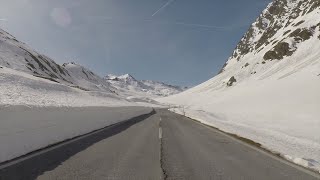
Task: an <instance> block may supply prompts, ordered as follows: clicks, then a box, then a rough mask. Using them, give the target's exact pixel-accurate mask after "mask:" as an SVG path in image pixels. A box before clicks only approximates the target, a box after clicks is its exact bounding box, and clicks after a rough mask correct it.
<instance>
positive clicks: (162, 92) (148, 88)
mask: <svg viewBox="0 0 320 180" xmlns="http://www.w3.org/2000/svg"><path fill="white" fill-rule="evenodd" d="M105 79H106V81H107V82H109V83H110V84H111V85H112V86H113V87H115V88H116V89H118V91H120V92H123V93H125V94H128V95H129V96H130V95H131V96H134V95H142V96H146V97H150V98H154V97H159V96H169V95H173V94H177V93H180V92H182V91H184V90H185V89H186V88H182V87H178V86H172V85H168V84H165V83H162V82H156V81H150V80H141V81H140V80H136V79H135V78H134V77H133V76H131V75H130V74H125V75H121V76H115V75H107V76H106V77H105Z"/></svg>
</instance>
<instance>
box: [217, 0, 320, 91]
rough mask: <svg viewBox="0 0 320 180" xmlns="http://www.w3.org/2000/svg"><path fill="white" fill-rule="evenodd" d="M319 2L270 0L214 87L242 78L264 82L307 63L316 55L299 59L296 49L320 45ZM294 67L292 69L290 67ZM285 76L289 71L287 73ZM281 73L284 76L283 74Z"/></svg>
mask: <svg viewBox="0 0 320 180" xmlns="http://www.w3.org/2000/svg"><path fill="white" fill-rule="evenodd" d="M319 6H320V1H319V0H274V1H273V2H272V3H270V4H269V5H268V7H267V8H266V9H265V10H264V11H263V12H262V14H261V15H260V16H259V17H258V18H257V19H256V21H255V22H254V23H253V24H252V25H251V26H250V28H249V30H248V32H247V33H246V34H245V35H244V36H243V38H242V39H241V41H240V42H239V44H238V45H237V46H236V49H235V50H234V52H233V53H232V56H231V57H230V58H229V59H228V61H227V62H226V64H225V65H224V67H223V69H222V70H221V71H220V75H219V77H220V78H219V80H222V81H221V82H219V83H218V82H217V84H216V87H225V86H232V85H234V84H236V83H239V82H241V81H243V80H246V79H265V78H267V77H270V76H273V75H275V74H278V73H281V72H284V71H285V70H286V69H288V68H291V69H292V70H291V72H292V73H293V72H294V71H296V70H297V68H298V67H297V66H298V65H299V69H301V68H303V67H305V66H307V65H308V64H311V63H312V62H313V61H315V60H313V61H310V60H306V59H307V58H306V56H307V57H311V56H313V55H314V54H317V52H314V53H313V52H312V53H311V54H310V53H309V54H306V55H303V58H300V56H299V52H297V51H299V49H303V48H307V49H310V48H312V47H313V46H314V45H315V44H319V43H320V35H319V34H320V20H319V19H320V14H319V13H320V12H319ZM293 65H294V66H296V68H294V67H292V66H293ZM287 73H289V72H287ZM284 74H285V73H284Z"/></svg>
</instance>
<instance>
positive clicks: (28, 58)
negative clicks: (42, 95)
mask: <svg viewBox="0 0 320 180" xmlns="http://www.w3.org/2000/svg"><path fill="white" fill-rule="evenodd" d="M0 66H3V67H7V68H11V69H15V70H18V71H23V72H26V73H28V74H32V75H34V76H37V77H41V78H45V79H49V80H51V81H54V82H63V83H65V84H73V82H72V80H73V79H72V77H71V76H70V74H69V73H68V71H67V70H66V69H65V68H64V67H62V66H60V65H58V64H57V63H55V62H54V61H53V60H52V59H50V58H48V57H46V56H44V55H42V54H39V53H37V52H36V51H34V50H32V49H31V48H29V47H28V46H27V45H26V44H24V43H22V42H20V41H18V40H17V39H16V38H15V37H13V36H12V35H10V34H9V33H7V32H5V31H3V30H2V29H0Z"/></svg>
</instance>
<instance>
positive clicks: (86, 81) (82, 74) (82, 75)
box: [62, 62, 113, 92]
mask: <svg viewBox="0 0 320 180" xmlns="http://www.w3.org/2000/svg"><path fill="white" fill-rule="evenodd" d="M62 66H63V67H64V68H65V69H66V70H67V71H68V72H69V74H70V75H71V76H72V78H73V79H74V82H75V84H77V85H79V88H82V89H84V90H91V91H92V90H95V91H107V92H113V91H112V90H111V89H113V88H112V87H111V86H110V84H109V83H108V82H106V81H105V80H104V79H103V78H101V77H100V76H98V75H96V74H95V73H93V72H92V71H90V70H89V69H87V68H85V67H83V66H81V65H79V64H76V63H74V62H71V63H64V64H63V65H62Z"/></svg>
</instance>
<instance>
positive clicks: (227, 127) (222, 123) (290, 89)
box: [159, 63, 320, 171]
mask: <svg viewBox="0 0 320 180" xmlns="http://www.w3.org/2000/svg"><path fill="white" fill-rule="evenodd" d="M319 65H320V64H319V63H315V64H314V65H312V66H309V67H308V68H305V69H303V70H300V71H299V72H296V73H295V74H293V75H291V76H288V77H286V78H282V79H266V80H260V81H247V82H242V83H240V84H238V85H237V86H235V87H231V88H227V89H223V90H221V91H219V90H211V86H210V85H211V84H210V83H211V82H210V81H209V82H207V83H205V84H203V85H201V87H198V88H195V89H192V90H190V91H186V92H184V93H181V94H178V95H175V96H172V97H168V98H164V99H159V101H162V102H166V103H171V104H175V105H179V106H181V107H184V108H182V109H176V111H180V114H183V113H185V114H186V116H188V117H191V118H193V119H197V120H200V121H201V122H203V123H205V124H208V125H212V126H214V127H217V128H219V129H221V130H223V131H226V132H229V133H233V134H237V135H239V136H242V137H245V138H248V139H251V140H253V141H256V142H258V143H260V144H262V145H263V146H264V147H266V148H268V149H270V150H272V151H275V152H279V153H281V154H282V155H286V156H285V157H290V158H287V159H289V160H291V161H293V162H295V163H299V164H301V165H304V166H307V167H309V168H312V169H315V170H317V171H320V93H319V92H320V81H319V80H320V79H319V76H317V72H319ZM183 109H184V110H183ZM183 111H184V112H183ZM299 159H300V160H299ZM306 161H308V162H306Z"/></svg>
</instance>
